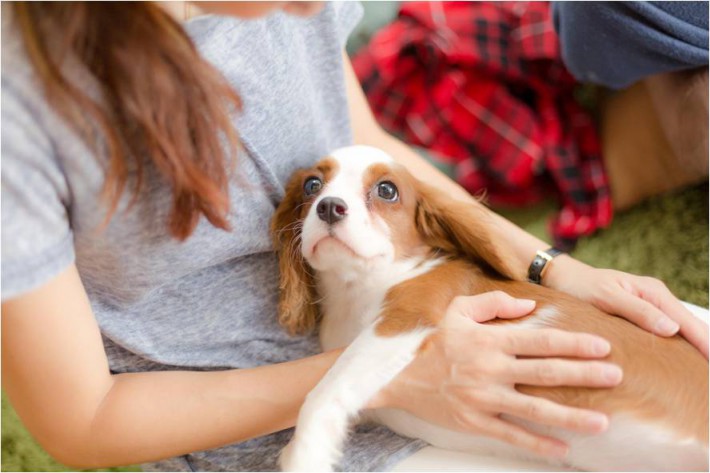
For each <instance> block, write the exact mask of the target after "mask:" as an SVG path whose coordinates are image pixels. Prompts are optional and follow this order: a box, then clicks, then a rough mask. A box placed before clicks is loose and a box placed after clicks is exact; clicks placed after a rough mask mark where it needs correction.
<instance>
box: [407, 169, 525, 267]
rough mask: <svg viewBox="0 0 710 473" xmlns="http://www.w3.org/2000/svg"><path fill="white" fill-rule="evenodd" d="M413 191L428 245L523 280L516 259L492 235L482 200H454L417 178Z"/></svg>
mask: <svg viewBox="0 0 710 473" xmlns="http://www.w3.org/2000/svg"><path fill="white" fill-rule="evenodd" d="M417 191H418V201H417V211H416V217H415V218H416V226H417V229H418V231H419V233H420V234H421V235H422V238H423V239H424V241H425V242H426V243H427V244H428V245H429V246H431V247H433V248H441V249H442V250H444V251H447V252H451V253H458V254H464V255H466V256H468V257H469V258H472V259H476V260H479V261H482V262H484V263H486V264H487V265H488V266H490V267H492V268H493V269H495V270H496V271H497V272H498V273H499V274H501V275H502V276H504V277H506V278H509V279H514V280H518V281H522V280H525V271H524V268H523V267H522V265H521V263H520V261H518V259H517V258H516V257H515V254H514V253H513V251H512V250H510V249H509V248H507V247H505V246H504V245H503V244H502V242H500V241H499V239H497V238H496V237H495V232H494V231H493V223H492V222H491V220H490V215H489V211H488V210H487V209H486V208H485V207H484V206H483V204H481V203H479V202H478V201H473V202H462V201H459V200H455V199H453V198H451V197H448V196H447V195H445V194H444V193H443V192H442V191H440V190H438V189H435V188H433V187H431V186H429V185H427V184H424V183H423V182H421V181H418V182H417Z"/></svg>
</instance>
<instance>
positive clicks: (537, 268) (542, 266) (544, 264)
mask: <svg viewBox="0 0 710 473" xmlns="http://www.w3.org/2000/svg"><path fill="white" fill-rule="evenodd" d="M562 253H564V252H563V251H562V250H558V249H557V248H554V247H553V248H548V249H547V250H544V251H543V250H538V251H537V253H536V254H535V259H533V261H532V263H530V267H529V268H528V281H530V282H532V283H535V284H541V283H542V277H543V276H544V275H545V271H546V270H547V268H548V263H549V262H550V261H552V258H554V257H555V256H557V255H559V254H562Z"/></svg>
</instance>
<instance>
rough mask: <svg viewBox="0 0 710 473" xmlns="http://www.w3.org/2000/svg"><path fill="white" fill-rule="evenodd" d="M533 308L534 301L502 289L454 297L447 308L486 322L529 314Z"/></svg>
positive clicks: (476, 320)
mask: <svg viewBox="0 0 710 473" xmlns="http://www.w3.org/2000/svg"><path fill="white" fill-rule="evenodd" d="M534 308H535V301H533V300H530V299H516V298H514V297H511V296H509V295H508V294H506V293H505V292H503V291H491V292H485V293H483V294H477V295H475V296H459V297H456V298H455V299H454V300H453V301H452V303H451V305H450V306H449V310H455V311H457V312H458V313H459V314H460V315H463V316H464V317H468V318H469V319H472V320H473V321H475V322H479V323H482V322H486V321H488V320H492V319H495V318H496V317H499V318H502V319H512V318H516V317H522V316H524V315H527V314H529V313H530V312H532V310H533V309H534Z"/></svg>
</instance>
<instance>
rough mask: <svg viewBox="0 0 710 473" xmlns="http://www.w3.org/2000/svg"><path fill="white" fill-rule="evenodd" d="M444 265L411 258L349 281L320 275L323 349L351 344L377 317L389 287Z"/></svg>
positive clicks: (319, 292)
mask: <svg viewBox="0 0 710 473" xmlns="http://www.w3.org/2000/svg"><path fill="white" fill-rule="evenodd" d="M441 262H442V261H441V260H439V259H434V260H429V261H423V259H422V258H412V259H409V260H405V261H402V262H397V263H392V264H390V265H387V266H386V267H379V268H372V269H371V270H370V271H369V272H368V274H367V275H357V274H352V278H348V279H343V278H342V277H339V276H338V275H334V274H330V273H329V272H325V273H323V274H321V275H319V277H318V279H317V283H316V284H317V287H318V294H320V296H321V297H322V299H321V300H320V308H321V310H322V311H323V319H322V321H321V325H320V342H321V347H322V348H323V350H325V351H327V350H333V349H335V348H341V347H344V346H347V345H349V344H350V343H352V341H353V340H355V338H357V336H358V335H360V334H361V333H362V331H363V330H364V329H365V328H366V327H368V326H369V325H371V324H372V322H374V320H375V319H376V318H377V316H378V314H379V313H380V312H381V310H382V302H383V301H384V298H385V295H386V294H387V291H389V290H390V288H392V287H393V286H396V285H397V284H399V283H401V282H403V281H406V280H407V279H411V278H414V277H416V276H419V275H420V274H424V273H426V272H427V271H429V270H431V269H432V268H434V267H435V266H437V265H439V264H441Z"/></svg>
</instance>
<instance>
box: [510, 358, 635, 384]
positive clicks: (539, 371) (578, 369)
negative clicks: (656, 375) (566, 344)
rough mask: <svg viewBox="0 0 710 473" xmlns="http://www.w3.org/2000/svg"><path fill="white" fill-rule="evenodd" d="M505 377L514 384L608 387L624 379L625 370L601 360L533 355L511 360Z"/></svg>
mask: <svg viewBox="0 0 710 473" xmlns="http://www.w3.org/2000/svg"><path fill="white" fill-rule="evenodd" d="M504 377H505V380H506V381H508V382H510V383H511V384H529V385H533V386H585V387H590V388H609V387H613V386H616V385H617V384H619V383H620V382H621V380H622V378H623V372H622V371H621V368H619V367H618V366H617V365H614V364H611V363H603V362H600V361H572V360H561V359H546V358H545V359H533V358H530V359H521V360H520V359H519V360H515V361H513V362H512V363H510V366H509V368H508V371H507V373H506V375H504Z"/></svg>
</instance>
